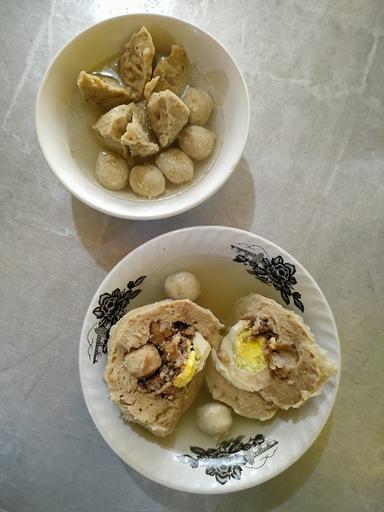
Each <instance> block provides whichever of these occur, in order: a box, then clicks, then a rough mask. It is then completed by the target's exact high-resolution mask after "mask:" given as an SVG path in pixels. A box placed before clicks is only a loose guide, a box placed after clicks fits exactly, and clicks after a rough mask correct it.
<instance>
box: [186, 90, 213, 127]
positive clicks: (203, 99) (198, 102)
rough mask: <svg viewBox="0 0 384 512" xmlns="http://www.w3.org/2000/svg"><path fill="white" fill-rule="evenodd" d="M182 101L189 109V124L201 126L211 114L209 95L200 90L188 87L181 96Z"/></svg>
mask: <svg viewBox="0 0 384 512" xmlns="http://www.w3.org/2000/svg"><path fill="white" fill-rule="evenodd" d="M183 101H184V103H185V104H186V105H187V107H188V108H189V122H190V124H197V125H199V126H203V125H204V124H205V123H206V122H207V121H208V119H209V117H210V115H211V113H212V108H213V100H212V98H211V95H210V94H208V93H207V92H206V91H202V90H201V89H195V88H194V87H188V89H187V91H186V93H185V94H184V96H183Z"/></svg>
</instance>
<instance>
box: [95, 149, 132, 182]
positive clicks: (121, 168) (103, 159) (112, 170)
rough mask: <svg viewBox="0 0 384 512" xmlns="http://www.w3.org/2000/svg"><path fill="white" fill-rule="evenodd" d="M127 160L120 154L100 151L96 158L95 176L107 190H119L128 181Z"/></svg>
mask: <svg viewBox="0 0 384 512" xmlns="http://www.w3.org/2000/svg"><path fill="white" fill-rule="evenodd" d="M128 175H129V169H128V164H127V162H126V161H125V160H124V159H123V158H121V157H120V156H117V155H114V154H113V153H109V152H108V151H100V153H99V155H98V157H97V160H96V178H97V179H98V180H99V182H100V183H101V185H103V187H105V188H107V189H108V190H121V189H123V188H124V187H125V186H126V185H127V182H128Z"/></svg>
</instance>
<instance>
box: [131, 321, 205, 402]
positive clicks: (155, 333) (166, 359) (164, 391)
mask: <svg viewBox="0 0 384 512" xmlns="http://www.w3.org/2000/svg"><path fill="white" fill-rule="evenodd" d="M195 332H196V330H195V329H194V327H192V326H191V325H188V324H185V323H183V322H173V323H170V322H162V321H156V322H152V323H151V326H150V333H151V334H150V337H149V339H148V344H152V345H153V346H155V347H156V348H157V350H158V351H159V354H160V357H161V366H160V367H159V368H158V369H157V371H156V372H155V373H154V374H153V375H151V376H148V377H144V378H141V379H139V380H138V384H139V390H140V391H141V392H142V393H154V394H155V395H160V396H161V397H163V398H167V399H168V400H172V399H173V398H174V394H175V392H176V387H175V385H174V380H175V378H176V377H177V376H178V375H179V374H180V373H181V371H182V368H183V366H184V364H185V362H186V360H187V358H188V356H189V354H190V352H191V350H192V346H193V345H192V339H193V337H194V335H195Z"/></svg>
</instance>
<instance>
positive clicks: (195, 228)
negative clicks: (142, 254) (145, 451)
mask: <svg viewBox="0 0 384 512" xmlns="http://www.w3.org/2000/svg"><path fill="white" fill-rule="evenodd" d="M203 230H214V231H217V232H220V231H231V232H232V233H233V234H234V235H243V236H248V237H251V238H253V237H256V239H257V240H258V241H260V242H261V243H266V244H268V245H270V246H271V247H272V248H274V249H276V250H277V251H278V253H279V254H281V255H282V256H284V257H288V258H289V261H290V262H292V263H293V264H294V265H295V266H297V267H298V268H300V270H301V272H303V274H305V275H306V276H307V278H308V279H309V280H310V281H311V284H312V285H313V287H314V288H315V290H316V292H317V293H318V294H319V297H320V298H321V300H322V301H323V304H324V306H325V309H326V311H327V316H328V319H329V322H330V324H331V326H332V329H333V334H334V339H335V342H336V344H337V355H338V366H337V372H336V374H335V385H334V393H333V397H332V400H331V401H330V407H329V409H328V411H327V413H326V414H325V415H324V416H323V418H322V421H321V424H320V426H319V429H318V431H317V433H316V435H315V436H314V437H313V438H312V439H311V440H310V442H309V443H307V444H306V445H305V446H304V449H303V451H302V452H301V453H300V454H299V455H297V456H295V457H294V458H293V459H288V460H287V462H286V463H285V464H283V465H282V466H280V467H278V468H277V469H276V471H273V472H272V474H271V475H266V476H265V477H264V478H261V479H260V481H258V482H257V483H254V482H250V481H249V479H247V480H244V481H243V482H241V484H239V485H238V486H237V487H236V488H235V489H231V488H225V487H224V486H223V487H220V488H219V487H218V488H212V489H211V488H210V489H208V490H207V489H203V490H201V491H200V490H198V489H190V488H188V487H186V486H184V485H179V484H176V483H175V482H173V481H167V479H166V478H162V477H161V476H157V475H155V476H153V475H151V476H149V475H148V473H146V472H145V471H142V469H141V468H140V469H139V468H138V467H137V465H136V464H135V463H132V464H131V463H127V462H126V461H125V460H124V459H123V458H121V457H120V455H119V453H117V452H116V451H115V449H114V448H113V447H112V445H111V444H110V442H109V439H107V438H106V437H105V436H104V434H103V433H102V431H101V430H100V428H99V425H97V424H96V423H95V421H94V419H93V416H92V414H91V411H90V408H89V406H88V402H87V397H86V391H85V386H84V382H83V378H82V372H83V370H82V340H83V339H85V338H86V331H87V319H88V317H89V315H90V313H91V312H92V308H93V306H92V304H93V302H94V299H95V297H99V295H100V293H101V292H102V291H103V289H104V286H105V284H106V283H107V281H108V280H109V278H110V276H111V274H112V273H115V272H116V271H117V270H118V269H120V267H123V266H124V265H125V262H126V261H127V260H128V259H129V258H130V257H131V256H134V254H135V253H136V252H139V250H142V249H143V247H145V246H146V245H150V244H151V243H152V242H154V241H159V240H160V239H161V238H165V237H167V236H175V235H178V234H181V233H185V232H193V231H203ZM341 367H342V357H341V346H340V337H339V333H338V329H337V325H336V321H335V318H334V316H333V313H332V310H331V307H330V305H329V303H328V301H327V299H326V297H325V295H324V293H323V291H322V290H321V288H320V286H319V285H318V284H317V282H316V280H315V279H314V278H313V276H312V275H311V274H310V273H309V272H308V270H307V269H306V268H305V267H304V266H303V265H302V264H301V263H300V262H299V261H298V260H297V259H296V258H295V257H293V256H292V255H291V254H290V253H289V252H288V251H286V250H285V249H283V248H282V247H280V246H279V245H277V244H276V243H274V242H271V241H270V240H268V239H267V238H264V237H263V236H260V235H258V234H256V233H253V232H251V231H247V230H245V229H239V228H233V227H230V226H218V225H203V226H191V227H187V228H181V229H176V230H172V231H167V232H166V233H162V234H161V235H158V236H156V237H154V238H151V239H149V240H147V241H145V242H144V243H142V244H140V245H139V246H138V247H136V248H135V249H134V250H133V251H131V252H129V253H128V254H126V256H124V257H123V258H122V259H121V260H120V261H119V262H118V263H116V265H115V266H114V267H113V268H112V269H111V270H110V271H109V272H108V274H107V275H106V276H105V278H104V279H103V280H102V282H101V283H100V285H99V287H98V288H97V290H96V291H95V293H94V294H93V296H92V298H91V301H90V303H89V306H88V308H87V311H86V313H85V316H84V320H83V324H82V328H81V333H80V340H79V352H78V369H79V377H80V384H81V391H82V395H83V399H84V402H85V404H86V407H87V410H88V413H89V415H90V417H91V419H92V421H93V423H94V425H95V427H96V429H97V430H98V432H99V434H100V435H101V437H102V438H103V439H104V441H105V442H106V443H107V444H108V446H109V447H110V449H111V450H112V451H113V452H114V453H115V454H116V455H118V456H119V457H120V458H121V460H122V461H123V462H124V463H125V464H127V466H129V467H130V468H131V469H133V470H134V471H136V472H137V473H139V474H140V475H141V476H144V477H145V478H147V479H148V480H151V481H153V482H155V483H157V484H160V485H163V486H165V487H168V488H170V489H174V490H177V491H183V492H188V493H191V494H213V495H215V494H216V495H218V494H228V493H233V492H239V491H243V490H245V489H250V488H252V487H257V486H259V485H261V484H263V483H265V482H267V481H269V480H272V479H273V478H275V477H276V476H278V475H280V474H281V473H283V472H284V471H285V470H286V469H288V468H289V467H291V466H292V465H293V464H295V462H297V461H298V460H299V459H300V458H301V457H302V456H303V455H304V454H305V453H306V452H307V451H308V450H309V449H310V447H311V446H312V445H313V444H314V442H315V441H316V439H317V438H318V437H319V435H320V433H321V432H322V431H323V429H324V426H325V424H326V423H327V421H328V419H329V417H330V415H331V413H332V411H333V408H334V405H335V401H336V398H337V394H338V390H339V384H340V377H341Z"/></svg>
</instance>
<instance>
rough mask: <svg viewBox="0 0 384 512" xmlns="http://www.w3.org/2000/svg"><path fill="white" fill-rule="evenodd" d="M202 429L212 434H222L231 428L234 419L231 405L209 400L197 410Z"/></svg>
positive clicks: (199, 424)
mask: <svg viewBox="0 0 384 512" xmlns="http://www.w3.org/2000/svg"><path fill="white" fill-rule="evenodd" d="M196 422H197V426H198V427H199V429H200V430H202V431H203V432H205V433H206V434H209V435H211V436H222V435H224V434H228V432H229V431H230V430H231V427H232V423H233V419H232V411H231V408H230V407H227V406H226V405H224V404H221V403H219V402H208V403H207V404H205V405H202V406H201V407H199V408H198V409H197V411H196Z"/></svg>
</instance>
